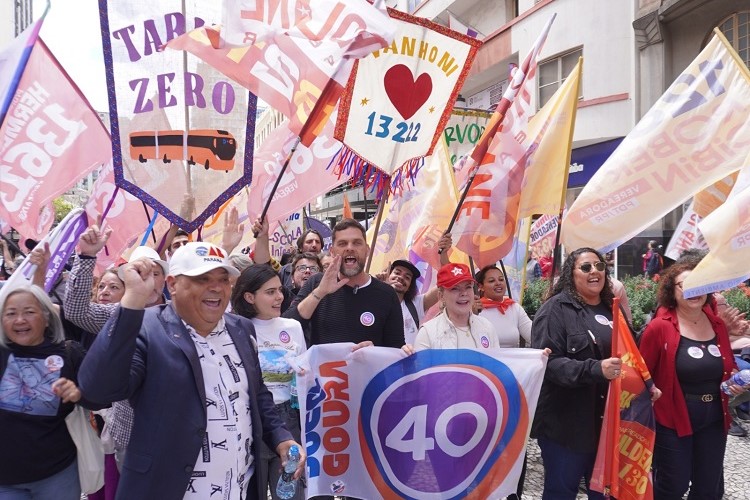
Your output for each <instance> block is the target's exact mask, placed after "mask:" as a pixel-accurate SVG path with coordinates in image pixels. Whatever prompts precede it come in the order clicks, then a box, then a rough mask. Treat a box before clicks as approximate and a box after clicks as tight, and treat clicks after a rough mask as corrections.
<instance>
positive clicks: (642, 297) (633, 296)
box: [622, 275, 659, 332]
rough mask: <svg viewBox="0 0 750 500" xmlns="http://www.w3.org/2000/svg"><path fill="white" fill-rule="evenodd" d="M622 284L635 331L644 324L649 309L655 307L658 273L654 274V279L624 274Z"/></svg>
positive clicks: (649, 311) (651, 309)
mask: <svg viewBox="0 0 750 500" xmlns="http://www.w3.org/2000/svg"><path fill="white" fill-rule="evenodd" d="M622 284H623V285H625V293H626V294H627V296H628V303H629V304H630V311H631V312H632V314H633V329H634V330H635V331H636V332H637V331H638V330H640V329H641V328H643V325H645V324H646V320H647V319H648V315H649V314H650V313H651V311H653V310H654V309H656V289H657V288H659V283H658V275H657V276H654V279H651V278H649V277H646V276H642V275H639V276H625V277H624V278H623V279H622Z"/></svg>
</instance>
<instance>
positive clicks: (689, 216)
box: [664, 201, 708, 260]
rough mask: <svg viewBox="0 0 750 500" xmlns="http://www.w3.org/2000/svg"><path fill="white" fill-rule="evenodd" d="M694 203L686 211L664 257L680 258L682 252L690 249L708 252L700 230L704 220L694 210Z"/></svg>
mask: <svg viewBox="0 0 750 500" xmlns="http://www.w3.org/2000/svg"><path fill="white" fill-rule="evenodd" d="M693 206H694V202H693V201H691V202H690V205H689V206H688V207H687V208H686V209H685V213H683V214H682V218H681V219H680V222H679V223H678V224H677V227H676V228H675V230H674V234H673V235H672V237H671V238H670V239H669V244H668V245H667V249H666V250H664V256H665V257H668V258H670V259H672V260H677V259H679V258H680V255H681V254H682V252H684V251H685V250H688V249H692V248H694V249H698V250H708V245H707V244H706V240H705V239H704V238H703V235H702V234H701V232H700V231H699V230H698V224H699V223H700V221H702V220H703V218H702V217H701V216H700V215H698V214H697V213H696V211H695V210H694V209H693Z"/></svg>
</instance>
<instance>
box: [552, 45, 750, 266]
mask: <svg viewBox="0 0 750 500" xmlns="http://www.w3.org/2000/svg"><path fill="white" fill-rule="evenodd" d="M714 33H715V35H714V37H713V38H712V39H711V41H710V42H709V43H708V45H706V48H705V49H703V51H702V52H701V53H700V54H699V55H698V57H697V58H696V59H695V60H694V61H693V62H692V63H691V64H690V66H688V67H687V68H686V69H685V71H683V73H682V74H681V75H680V76H679V77H678V78H677V80H675V82H674V83H673V84H672V85H671V86H670V87H669V89H668V90H667V92H666V93H665V94H664V95H663V96H662V97H661V98H660V99H659V100H658V101H657V102H656V104H654V106H653V107H652V108H651V109H650V110H649V111H648V113H646V115H644V117H643V118H642V119H641V121H640V122H639V123H638V125H636V127H635V128H634V129H633V130H632V131H631V132H630V133H629V134H628V136H627V137H626V138H625V139H624V140H623V141H622V143H621V144H620V146H619V147H618V148H617V150H615V152H614V153H612V156H610V157H609V159H608V160H607V161H606V162H605V163H604V165H602V167H601V168H600V169H599V171H598V172H597V173H596V174H595V175H594V177H593V178H592V179H591V180H590V181H589V183H588V184H587V185H586V187H585V188H584V189H583V191H582V192H581V195H580V196H579V197H578V199H577V200H576V201H575V203H574V204H573V205H572V206H571V207H570V209H569V210H568V212H567V214H566V216H565V218H564V220H563V224H562V242H563V243H564V244H565V246H567V247H568V248H570V249H575V248H580V247H583V246H588V247H593V248H596V249H599V250H601V251H607V250H610V249H612V248H614V247H616V246H618V245H619V244H620V243H622V242H624V241H627V240H628V239H630V238H632V237H633V236H635V235H636V234H638V233H639V232H641V231H642V230H643V229H644V228H646V227H648V226H650V225H651V224H653V223H654V222H655V221H657V220H658V219H660V218H661V217H663V216H664V215H665V214H666V213H668V212H669V211H670V210H672V209H673V208H674V207H676V206H678V205H679V204H681V203H683V202H685V200H687V199H688V198H690V196H692V195H693V193H695V192H697V191H699V190H701V189H703V188H705V187H707V186H710V185H711V184H713V183H714V182H716V181H718V180H719V179H722V178H724V177H726V176H727V175H729V174H730V173H732V172H734V171H735V170H738V169H739V168H741V167H742V166H743V161H744V159H745V156H746V155H747V151H748V149H750V71H748V69H747V67H746V66H745V65H744V63H743V62H742V61H741V60H740V59H739V57H738V56H737V54H736V53H735V52H734V50H733V49H732V47H731V46H730V45H729V44H728V43H727V41H726V39H725V38H724V36H723V35H722V34H721V32H719V31H718V30H715V31H714Z"/></svg>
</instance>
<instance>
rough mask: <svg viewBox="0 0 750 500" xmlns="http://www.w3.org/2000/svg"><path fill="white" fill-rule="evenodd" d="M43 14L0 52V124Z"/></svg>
mask: <svg viewBox="0 0 750 500" xmlns="http://www.w3.org/2000/svg"><path fill="white" fill-rule="evenodd" d="M45 15H46V11H45V13H44V14H43V15H42V17H40V18H39V19H37V20H36V21H35V22H34V23H33V24H31V26H29V27H28V28H26V29H25V30H23V32H22V33H21V34H20V35H18V36H17V37H16V38H14V39H13V40H12V41H11V42H10V43H9V44H8V45H7V46H5V47H3V50H2V51H0V123H3V121H4V120H5V115H6V113H7V112H8V108H9V107H10V103H11V101H12V100H13V96H14V95H15V93H16V88H17V87H18V83H19V81H20V80H21V75H23V71H24V69H25V68H26V62H27V61H28V60H29V56H30V55H31V51H32V50H33V48H34V44H35V43H36V41H37V39H38V37H39V30H40V29H41V27H42V22H44V17H45Z"/></svg>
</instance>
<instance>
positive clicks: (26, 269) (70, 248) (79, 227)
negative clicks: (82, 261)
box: [0, 208, 88, 296]
mask: <svg viewBox="0 0 750 500" xmlns="http://www.w3.org/2000/svg"><path fill="white" fill-rule="evenodd" d="M87 226H88V224H87V221H86V214H85V212H84V211H83V209H81V208H75V209H73V210H71V211H70V212H69V213H68V215H66V216H65V218H64V219H63V220H62V221H61V222H60V224H58V225H57V226H56V227H55V229H53V230H52V231H51V232H49V233H46V234H45V235H44V236H43V237H42V238H41V239H40V240H39V243H38V245H41V246H42V248H44V245H46V244H49V250H50V260H49V264H47V272H46V273H45V277H44V290H45V291H46V292H49V291H50V290H52V287H53V286H54V285H55V283H56V282H57V278H58V277H59V276H60V273H62V271H63V268H64V266H65V264H66V263H67V262H68V258H69V257H70V256H71V255H72V254H73V252H74V251H75V248H76V245H77V244H78V238H79V237H80V236H81V234H82V233H83V231H84V230H85V229H86V227H87ZM29 255H31V254H30V253H29ZM29 255H27V256H26V258H25V259H24V260H23V262H22V263H21V265H20V266H18V268H17V269H16V270H15V272H14V273H13V274H12V275H11V276H10V278H8V280H7V281H6V282H5V284H4V285H3V287H2V288H1V289H0V296H3V295H4V294H7V293H8V292H11V291H12V290H14V289H15V288H17V287H19V286H24V285H30V284H31V282H32V280H33V278H34V273H35V272H36V267H37V266H36V265H34V264H32V263H31V262H29Z"/></svg>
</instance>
